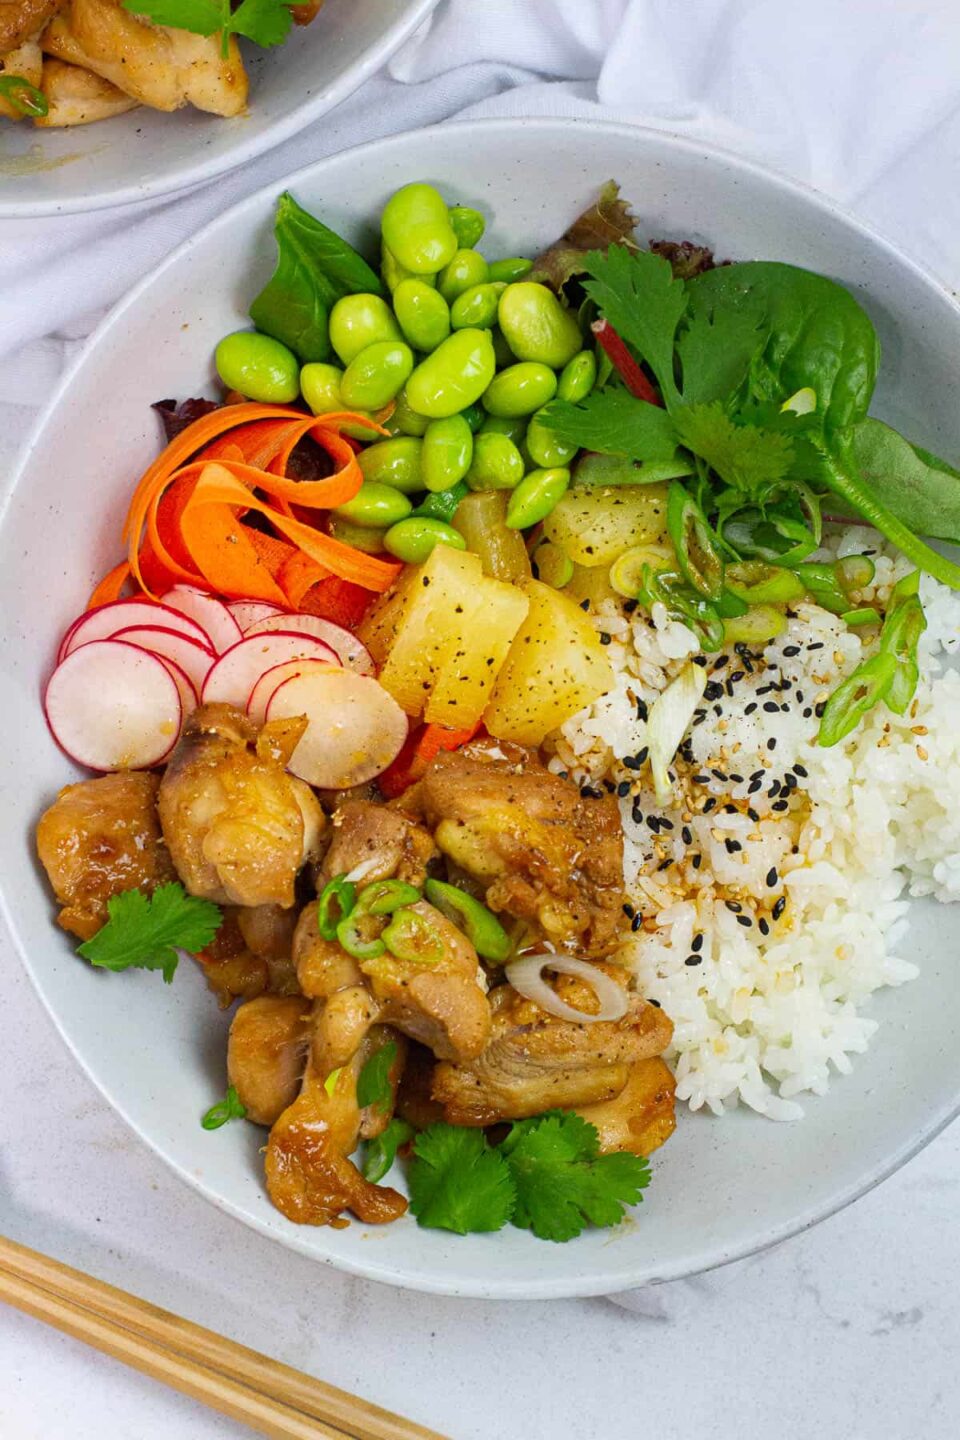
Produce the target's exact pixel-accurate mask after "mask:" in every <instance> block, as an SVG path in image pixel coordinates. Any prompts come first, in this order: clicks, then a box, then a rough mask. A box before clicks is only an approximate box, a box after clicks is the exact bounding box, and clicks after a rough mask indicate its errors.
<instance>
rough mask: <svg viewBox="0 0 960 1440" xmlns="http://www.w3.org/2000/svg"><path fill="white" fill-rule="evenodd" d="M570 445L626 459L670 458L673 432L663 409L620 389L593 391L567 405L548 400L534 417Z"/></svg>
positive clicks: (558, 401)
mask: <svg viewBox="0 0 960 1440" xmlns="http://www.w3.org/2000/svg"><path fill="white" fill-rule="evenodd" d="M538 418H539V419H540V420H541V421H542V423H543V424H544V425H546V426H547V427H548V428H549V429H551V430H555V431H556V432H557V434H558V435H560V436H561V437H562V438H563V439H564V440H566V441H567V442H568V444H570V445H579V446H582V448H583V449H584V450H599V451H601V452H602V454H604V455H624V456H626V458H627V459H628V460H672V459H673V457H674V455H675V454H676V449H677V435H676V431H675V430H674V427H673V422H672V420H671V419H670V416H669V415H668V414H667V412H666V410H662V409H661V408H660V406H659V405H647V404H646V403H645V402H644V401H642V400H636V399H634V397H633V396H632V395H631V394H630V393H629V392H628V391H627V390H621V389H617V388H615V389H609V388H608V389H606V390H594V391H593V393H592V394H590V395H588V396H587V398H586V399H585V400H581V401H580V403H579V404H577V405H571V404H569V403H568V402H567V401H566V400H552V401H551V402H550V404H549V405H548V406H547V407H546V409H544V410H541V412H540V415H539V417H538Z"/></svg>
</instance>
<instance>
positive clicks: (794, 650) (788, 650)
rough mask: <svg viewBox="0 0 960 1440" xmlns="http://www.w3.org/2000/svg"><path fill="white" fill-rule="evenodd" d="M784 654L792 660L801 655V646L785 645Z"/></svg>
mask: <svg viewBox="0 0 960 1440" xmlns="http://www.w3.org/2000/svg"><path fill="white" fill-rule="evenodd" d="M783 653H784V655H789V657H790V659H791V660H792V659H793V657H794V655H799V654H800V646H799V645H784V647H783Z"/></svg>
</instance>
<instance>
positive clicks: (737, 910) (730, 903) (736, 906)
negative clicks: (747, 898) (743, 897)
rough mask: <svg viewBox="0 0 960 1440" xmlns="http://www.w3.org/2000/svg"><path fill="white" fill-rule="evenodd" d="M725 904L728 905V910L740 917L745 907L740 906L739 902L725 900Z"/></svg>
mask: <svg viewBox="0 0 960 1440" xmlns="http://www.w3.org/2000/svg"><path fill="white" fill-rule="evenodd" d="M723 903H724V904H725V905H726V907H727V909H728V910H732V911H733V913H734V915H739V914H740V911H741V910H742V909H743V906H742V905H741V904H740V901H739V900H725V901H724V902H723Z"/></svg>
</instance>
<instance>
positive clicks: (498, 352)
mask: <svg viewBox="0 0 960 1440" xmlns="http://www.w3.org/2000/svg"><path fill="white" fill-rule="evenodd" d="M490 334H491V335H492V336H493V353H494V355H495V356H496V360H497V369H498V370H505V369H506V368H507V366H508V365H512V364H513V362H514V361H515V360H516V358H517V357H516V355H514V353H513V351H512V350H511V349H510V346H509V345H508V344H507V340H506V336H505V335H504V333H503V331H502V330H501V329H500V326H499V325H494V327H493V329H492V330H491V331H490Z"/></svg>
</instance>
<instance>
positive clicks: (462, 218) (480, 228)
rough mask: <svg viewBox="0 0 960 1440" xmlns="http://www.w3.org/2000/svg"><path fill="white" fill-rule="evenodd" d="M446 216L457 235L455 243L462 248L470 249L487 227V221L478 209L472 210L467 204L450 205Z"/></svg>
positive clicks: (481, 236)
mask: <svg viewBox="0 0 960 1440" xmlns="http://www.w3.org/2000/svg"><path fill="white" fill-rule="evenodd" d="M447 216H448V218H449V220H450V224H451V226H452V228H453V233H454V235H456V237H457V244H458V245H459V246H461V248H462V249H464V250H472V249H473V247H474V245H476V244H478V243H479V241H480V240H481V239H482V238H483V232H484V230H486V228H487V222H486V220H484V218H483V216H482V215H481V214H480V211H479V210H472V209H471V208H470V206H469V205H451V206H450V209H449V210H448V211H447Z"/></svg>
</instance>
